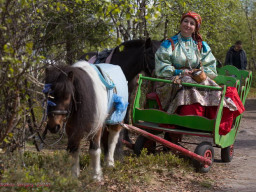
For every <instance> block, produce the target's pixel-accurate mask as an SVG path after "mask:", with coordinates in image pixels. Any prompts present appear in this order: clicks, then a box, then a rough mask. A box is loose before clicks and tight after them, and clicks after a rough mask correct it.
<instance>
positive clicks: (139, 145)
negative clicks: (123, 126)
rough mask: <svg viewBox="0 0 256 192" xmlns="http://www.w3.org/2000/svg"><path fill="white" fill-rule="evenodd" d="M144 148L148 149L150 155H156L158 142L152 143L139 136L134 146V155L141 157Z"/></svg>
mask: <svg viewBox="0 0 256 192" xmlns="http://www.w3.org/2000/svg"><path fill="white" fill-rule="evenodd" d="M143 148H146V149H147V151H148V154H150V153H155V150H156V142H155V141H152V140H150V139H148V138H146V137H144V136H142V135H139V136H138V138H137V140H136V142H135V144H134V149H133V151H134V153H135V154H136V155H137V156H140V154H141V151H142V149H143Z"/></svg>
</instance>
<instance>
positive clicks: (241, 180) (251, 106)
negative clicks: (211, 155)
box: [217, 99, 256, 192]
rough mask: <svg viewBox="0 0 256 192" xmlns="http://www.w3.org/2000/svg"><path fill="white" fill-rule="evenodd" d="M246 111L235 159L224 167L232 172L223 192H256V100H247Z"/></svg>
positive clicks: (237, 142)
mask: <svg viewBox="0 0 256 192" xmlns="http://www.w3.org/2000/svg"><path fill="white" fill-rule="evenodd" d="M245 109H246V111H245V112H244V114H243V117H242V121H241V124H240V129H239V134H238V135H237V138H236V142H235V145H234V148H235V153H234V158H233V160H232V162H231V163H228V164H226V165H224V166H223V168H224V169H229V170H230V171H228V175H227V177H226V178H225V179H224V180H223V186H222V187H221V190H220V191H223V192H224V191H225V192H238V191H239V192H255V191H256V99H247V101H246V104H245ZM217 166H220V165H217ZM224 173H225V172H224Z"/></svg>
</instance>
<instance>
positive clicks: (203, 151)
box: [123, 66, 252, 173]
mask: <svg viewBox="0 0 256 192" xmlns="http://www.w3.org/2000/svg"><path fill="white" fill-rule="evenodd" d="M218 72H219V74H221V75H219V76H217V77H216V78H215V79H214V80H215V82H216V83H217V84H219V85H223V86H222V87H213V86H204V85H199V84H190V83H182V86H188V87H197V88H203V89H208V90H209V91H210V90H218V91H221V92H222V97H221V99H220V101H219V106H218V109H217V115H216V118H215V119H208V118H205V117H200V116H192V115H190V116H180V115H177V114H168V113H166V112H164V111H163V110H161V109H159V99H158V98H157V97H154V94H156V93H153V94H152V93H150V94H145V93H143V90H142V84H143V82H144V81H149V82H152V81H153V82H156V81H158V82H165V83H173V82H172V81H170V80H164V79H157V78H150V77H145V76H142V75H140V76H139V80H138V87H137V92H136V96H135V99H134V104H133V109H132V125H128V124H124V125H123V126H124V128H126V129H128V130H130V131H133V132H136V133H138V134H139V136H138V138H137V140H136V142H135V144H134V146H133V148H134V152H135V153H136V154H140V152H141V150H142V149H143V148H147V149H148V150H151V149H152V148H154V147H155V146H156V145H155V142H158V143H160V144H162V145H164V146H165V147H167V148H170V149H171V150H172V151H178V152H180V153H182V154H183V155H185V156H188V157H190V158H192V159H194V160H195V163H194V165H195V168H196V170H197V171H199V172H205V173H206V172H208V171H209V170H210V168H211V166H212V163H213V160H214V148H213V146H214V147H219V148H221V159H222V161H224V162H230V161H231V160H232V158H233V154H234V145H233V144H234V142H235V138H236V135H237V133H238V129H239V124H240V121H241V117H242V115H240V116H238V117H237V118H236V119H235V120H234V122H233V126H232V129H231V131H230V132H229V133H228V134H226V135H219V126H220V122H221V117H222V111H223V101H224V97H225V92H226V86H232V87H236V88H237V90H238V92H239V95H240V98H241V100H242V102H243V104H244V103H245V99H246V96H247V94H248V92H249V89H250V85H251V80H252V73H251V72H249V71H242V70H238V69H236V68H235V67H233V66H225V67H223V68H222V69H220V70H218ZM145 95H146V96H145ZM152 95H153V97H152ZM155 96H156V95H155ZM143 97H144V99H145V98H146V105H144V104H143V103H144V102H141V99H142V98H143ZM162 124H169V125H178V128H175V129H168V128H164V127H162V126H159V125H162ZM160 133H172V134H182V135H192V136H200V137H204V138H205V137H208V138H212V142H206V141H204V142H201V143H200V144H199V145H198V146H197V147H196V149H195V151H194V152H192V151H189V150H187V149H185V148H184V147H182V146H180V145H178V143H177V142H173V141H172V139H171V138H165V137H164V138H162V137H160V136H158V135H159V134H160ZM180 142H181V140H180Z"/></svg>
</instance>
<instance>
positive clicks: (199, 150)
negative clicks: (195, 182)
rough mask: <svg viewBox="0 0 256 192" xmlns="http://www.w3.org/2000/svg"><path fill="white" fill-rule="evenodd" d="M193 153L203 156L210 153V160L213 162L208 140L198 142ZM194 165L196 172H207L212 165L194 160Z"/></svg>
mask: <svg viewBox="0 0 256 192" xmlns="http://www.w3.org/2000/svg"><path fill="white" fill-rule="evenodd" d="M195 153H196V154H198V155H200V156H203V157H205V155H207V156H209V155H210V156H211V158H210V159H211V161H212V162H213V160H214V149H213V147H212V144H211V143H209V142H206V141H204V142H202V143H200V144H199V145H198V146H197V147H196V149H195ZM206 153H207V154H206ZM194 166H195V168H196V171H197V172H200V173H207V172H209V170H210V168H211V166H212V165H203V164H202V163H200V162H199V161H196V160H194Z"/></svg>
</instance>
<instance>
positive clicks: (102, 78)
mask: <svg viewBox="0 0 256 192" xmlns="http://www.w3.org/2000/svg"><path fill="white" fill-rule="evenodd" d="M90 66H91V67H93V68H94V69H95V70H96V71H97V73H98V75H99V77H100V80H101V82H102V83H103V84H104V85H105V86H106V88H107V89H108V90H111V89H113V88H115V87H116V85H115V84H114V83H113V82H111V84H109V83H108V82H107V81H106V80H105V78H104V77H103V76H102V74H101V72H100V70H99V69H98V67H97V66H96V65H93V64H90Z"/></svg>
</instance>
